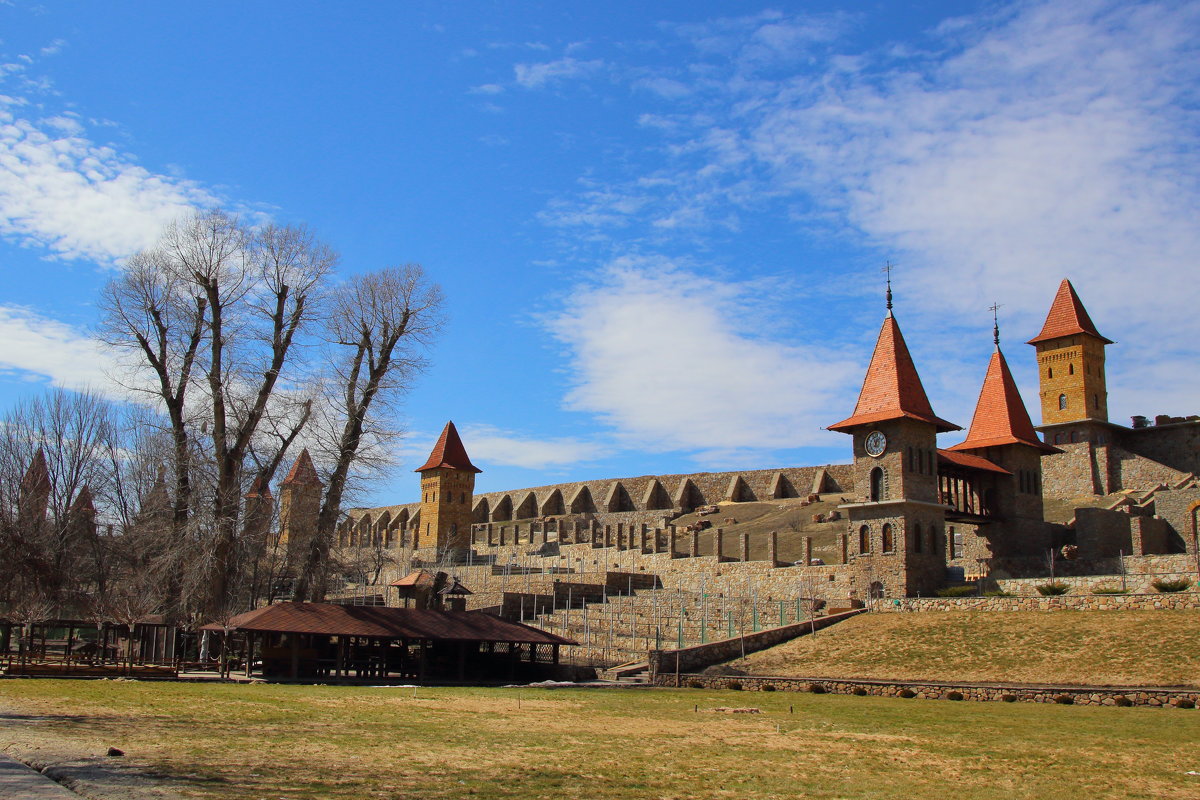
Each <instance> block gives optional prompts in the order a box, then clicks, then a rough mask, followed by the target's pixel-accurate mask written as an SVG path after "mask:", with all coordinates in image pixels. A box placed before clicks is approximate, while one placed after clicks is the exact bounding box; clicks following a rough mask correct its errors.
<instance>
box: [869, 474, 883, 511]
mask: <svg viewBox="0 0 1200 800" xmlns="http://www.w3.org/2000/svg"><path fill="white" fill-rule="evenodd" d="M883 495H884V486H883V467H876V468H875V469H873V470H871V502H872V503H877V502H879V501H880V500H882V499H883Z"/></svg>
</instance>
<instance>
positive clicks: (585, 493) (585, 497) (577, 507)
mask: <svg viewBox="0 0 1200 800" xmlns="http://www.w3.org/2000/svg"><path fill="white" fill-rule="evenodd" d="M568 508H569V509H570V511H571V513H572V514H595V513H596V501H595V500H593V499H592V492H591V490H590V489H588V487H587V484H583V485H581V486H580V487H579V488H578V489H576V490H575V494H574V495H572V496H571V502H570V504H569V505H568Z"/></svg>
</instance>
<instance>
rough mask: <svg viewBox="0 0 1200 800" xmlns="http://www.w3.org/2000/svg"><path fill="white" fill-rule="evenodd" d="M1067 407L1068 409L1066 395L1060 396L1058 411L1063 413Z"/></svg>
mask: <svg viewBox="0 0 1200 800" xmlns="http://www.w3.org/2000/svg"><path fill="white" fill-rule="evenodd" d="M1066 407H1067V396H1066V395H1065V394H1060V395H1059V396H1058V410H1059V411H1063V410H1065V409H1066Z"/></svg>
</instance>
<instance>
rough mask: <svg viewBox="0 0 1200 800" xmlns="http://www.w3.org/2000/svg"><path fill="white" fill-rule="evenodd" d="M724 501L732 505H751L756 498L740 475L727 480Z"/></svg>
mask: <svg viewBox="0 0 1200 800" xmlns="http://www.w3.org/2000/svg"><path fill="white" fill-rule="evenodd" d="M725 499H726V500H730V501H732V502H734V503H753V502H754V501H755V500H757V499H758V498H757V497H756V496H755V494H754V492H753V491H752V490H751V489H750V485H749V484H748V483H746V479H745V478H743V477H742V476H741V475H734V476H733V477H732V478H730V479H729V491H727V492H726V493H725Z"/></svg>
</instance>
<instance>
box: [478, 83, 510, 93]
mask: <svg viewBox="0 0 1200 800" xmlns="http://www.w3.org/2000/svg"><path fill="white" fill-rule="evenodd" d="M503 91H504V87H503V86H501V85H500V84H498V83H484V84H480V85H479V86H472V87H471V94H500V93H501V92H503Z"/></svg>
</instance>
